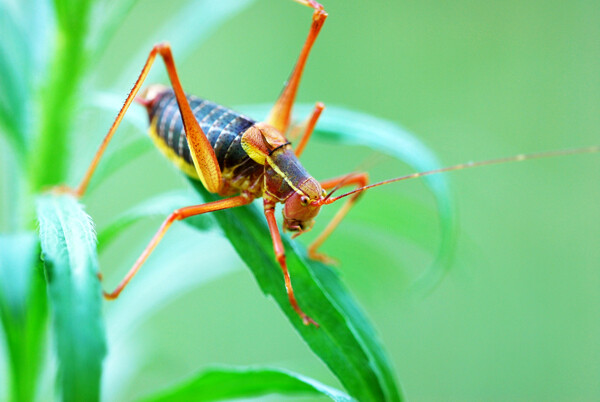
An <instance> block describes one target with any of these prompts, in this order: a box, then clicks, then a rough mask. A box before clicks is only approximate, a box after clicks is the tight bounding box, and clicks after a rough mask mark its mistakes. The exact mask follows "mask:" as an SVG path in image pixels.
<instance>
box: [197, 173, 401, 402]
mask: <svg viewBox="0 0 600 402" xmlns="http://www.w3.org/2000/svg"><path fill="white" fill-rule="evenodd" d="M191 182H192V184H193V185H194V187H195V188H196V190H198V192H199V193H200V194H201V195H202V198H204V199H205V200H206V201H213V200H215V199H218V197H217V196H215V195H214V194H210V193H208V192H207V191H206V190H205V189H204V188H203V187H202V184H201V183H200V182H196V181H191ZM214 217H215V218H216V220H217V222H218V223H219V224H220V225H221V227H222V228H223V231H224V232H225V235H226V236H227V238H228V239H229V241H230V242H231V244H232V245H233V247H234V248H235V250H236V251H237V253H238V255H239V256H240V257H241V258H242V259H243V260H244V262H245V263H246V265H248V267H249V268H250V270H251V271H252V273H253V274H254V276H255V278H256V280H257V282H258V284H259V286H260V287H261V289H262V291H263V292H264V293H265V294H266V295H271V296H272V297H273V298H274V299H275V301H276V302H277V304H278V305H279V307H280V308H281V309H282V310H283V312H284V313H285V315H286V316H287V317H288V319H289V320H290V322H291V323H292V325H293V326H294V327H295V328H296V330H297V331H298V332H299V333H300V335H301V336H302V337H303V338H304V340H305V341H306V343H307V344H308V345H309V346H310V348H311V349H312V350H313V351H314V352H315V353H316V354H317V356H319V357H320V358H321V359H322V360H323V361H324V362H325V364H327V366H329V368H330V369H331V371H332V372H333V373H334V374H335V375H336V376H337V377H338V378H339V380H340V382H341V383H342V384H343V385H344V387H345V388H346V390H347V391H348V392H349V393H350V395H352V396H353V397H355V398H356V399H358V400H360V401H382V400H386V401H397V400H400V394H399V391H398V388H397V385H396V383H395V380H394V375H393V372H392V368H391V365H390V363H389V361H388V359H387V356H386V355H385V352H384V351H383V347H382V345H381V343H380V341H379V339H378V337H377V335H376V334H375V331H374V330H373V328H372V327H371V324H370V323H369V321H368V320H367V319H366V317H365V316H364V314H363V313H362V311H361V310H360V308H359V307H358V305H357V304H356V302H355V301H354V299H353V298H352V296H351V295H350V294H349V293H348V291H347V290H346V288H345V287H344V286H343V285H342V283H341V281H340V280H339V277H338V276H337V274H336V273H335V272H334V271H333V270H332V269H331V268H330V267H328V266H326V265H323V264H320V263H318V262H314V261H308V260H307V259H306V258H305V251H304V250H303V249H301V248H300V246H298V245H297V244H296V243H292V242H291V241H290V240H289V239H288V238H287V237H286V236H282V239H283V243H284V246H285V250H286V255H287V263H288V268H289V271H290V275H291V278H292V283H293V285H294V290H295V293H296V297H297V298H298V300H299V303H300V305H301V307H302V308H303V310H304V311H305V312H306V313H307V314H308V315H310V316H311V317H312V318H313V319H315V320H316V321H317V322H318V323H319V325H320V327H319V328H315V327H313V326H305V325H303V324H302V321H301V319H300V318H299V317H298V315H297V314H296V312H295V311H294V310H293V309H292V307H291V305H290V303H289V301H288V297H287V294H286V291H285V285H284V282H283V275H282V273H281V268H280V267H279V264H278V263H277V262H276V260H275V256H274V253H273V244H272V241H271V237H270V235H269V230H268V228H267V225H266V222H265V218H264V215H263V214H262V213H261V212H260V211H259V210H258V209H257V208H256V206H254V205H249V206H246V207H239V208H234V209H230V210H225V211H219V212H216V213H215V214H214Z"/></svg>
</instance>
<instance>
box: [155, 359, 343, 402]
mask: <svg viewBox="0 0 600 402" xmlns="http://www.w3.org/2000/svg"><path fill="white" fill-rule="evenodd" d="M271 393H279V394H282V395H323V396H327V397H329V398H330V399H331V400H333V401H337V402H343V401H351V400H352V398H350V397H349V396H348V395H346V394H344V393H343V392H341V391H338V390H336V389H334V388H331V387H328V386H326V385H324V384H321V383H319V382H318V381H315V380H313V379H311V378H307V377H304V376H302V375H300V374H296V373H292V372H288V371H284V370H280V369H270V368H259V367H248V368H229V367H223V368H219V367H217V368H209V369H206V370H204V371H203V372H201V373H199V374H198V375H196V376H195V377H194V378H193V379H192V380H189V381H187V382H185V383H183V384H181V385H177V386H175V387H173V388H172V389H169V390H167V391H164V392H161V393H159V394H158V395H156V396H151V397H149V398H147V399H145V400H147V401H191V400H193V401H198V402H200V401H220V400H223V399H234V398H254V397H258V396H262V395H267V394H271Z"/></svg>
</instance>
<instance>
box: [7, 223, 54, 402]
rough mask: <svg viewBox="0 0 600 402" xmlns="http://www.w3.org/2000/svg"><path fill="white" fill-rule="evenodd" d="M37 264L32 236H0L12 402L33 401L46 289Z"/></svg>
mask: <svg viewBox="0 0 600 402" xmlns="http://www.w3.org/2000/svg"><path fill="white" fill-rule="evenodd" d="M38 261H39V246H38V240H37V236H36V235H35V233H24V234H17V235H0V320H1V322H2V325H3V327H4V331H5V333H6V340H7V350H8V353H9V364H10V375H11V379H10V381H11V390H10V393H11V399H12V400H14V401H32V400H33V399H34V396H35V393H36V390H37V379H38V375H39V371H40V365H41V361H42V357H43V355H44V354H43V352H42V349H43V341H44V338H45V336H44V334H45V331H44V327H45V324H46V289H45V283H44V278H43V275H42V270H41V269H38V268H39V264H38Z"/></svg>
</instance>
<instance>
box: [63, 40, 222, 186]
mask: <svg viewBox="0 0 600 402" xmlns="http://www.w3.org/2000/svg"><path fill="white" fill-rule="evenodd" d="M157 55H160V56H161V57H162V58H163V61H164V63H165V66H166V68H167V72H168V74H169V79H170V80H171V84H172V85H173V90H174V91H175V97H176V98H177V103H178V105H179V110H180V111H181V116H182V118H183V126H184V128H185V133H186V137H187V141H188V144H189V146H190V149H191V151H192V159H193V160H194V166H195V167H196V170H197V172H198V176H199V177H200V179H201V180H202V183H203V184H204V186H205V187H206V188H207V190H209V191H210V192H213V193H217V192H218V191H219V189H220V186H221V170H220V169H219V164H218V162H217V157H216V156H215V152H214V151H213V149H212V147H211V146H210V142H209V141H208V139H207V138H206V135H205V134H204V133H203V132H202V129H201V128H200V125H199V124H198V122H197V121H196V118H195V117H194V114H193V113H192V109H191V108H190V104H189V103H188V101H187V99H186V97H185V93H184V92H183V88H182V86H181V83H180V81H179V77H178V75H177V69H176V68H175V62H174V61H173V55H172V54H171V47H170V46H169V44H168V43H159V44H157V45H154V47H153V48H152V50H151V51H150V54H149V55H148V59H147V60H146V64H144V68H142V72H141V73H140V75H139V77H138V79H137V81H136V82H135V84H134V86H133V88H132V89H131V91H130V92H129V95H128V96H127V99H126V100H125V103H124V104H123V107H122V108H121V110H120V111H119V114H118V115H117V117H116V119H115V121H114V122H113V124H112V126H111V127H110V129H109V130H108V133H107V134H106V137H104V140H103V141H102V144H101V145H100V148H99V149H98V151H97V152H96V155H95V156H94V159H93V160H92V163H91V164H90V166H89V167H88V170H87V172H86V173H85V176H84V177H83V179H82V180H81V182H80V183H79V185H78V186H77V188H76V189H75V190H74V191H73V193H74V195H75V196H77V197H81V196H82V195H83V194H84V193H85V190H86V189H87V187H88V184H89V182H90V179H91V177H92V174H93V173H94V171H95V170H96V166H97V165H98V162H99V161H100V158H101V157H102V154H103V153H104V151H105V150H106V147H107V145H108V143H109V141H110V140H111V138H112V137H113V135H114V133H115V131H116V130H117V127H118V126H119V124H120V123H121V120H122V119H123V116H124V115H125V112H127V109H128V108H129V106H130V105H131V102H133V100H134V98H135V96H136V94H137V93H138V91H139V90H140V87H141V86H142V84H143V82H144V80H145V79H146V76H147V75H148V72H149V71H150V68H151V67H152V64H153V63H154V60H155V58H156V56H157Z"/></svg>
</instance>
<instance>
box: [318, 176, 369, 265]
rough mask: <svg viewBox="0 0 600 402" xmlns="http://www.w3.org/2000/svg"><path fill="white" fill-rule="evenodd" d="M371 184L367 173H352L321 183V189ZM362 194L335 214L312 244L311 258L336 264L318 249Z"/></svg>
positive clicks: (355, 196) (354, 196)
mask: <svg viewBox="0 0 600 402" xmlns="http://www.w3.org/2000/svg"><path fill="white" fill-rule="evenodd" d="M368 182H369V175H368V174H367V173H352V174H350V175H346V176H342V177H336V178H334V179H329V180H326V181H324V182H322V183H321V187H322V188H324V189H326V190H329V189H333V188H335V189H337V188H340V187H344V186H349V185H355V186H357V187H364V186H366V185H367V183H368ZM361 194H362V193H356V194H354V195H352V196H351V197H350V199H349V200H348V202H346V203H345V204H344V206H343V207H342V208H341V209H340V210H339V211H338V212H337V213H336V214H335V216H334V217H333V219H332V220H331V222H329V224H328V225H327V226H326V227H325V230H323V232H322V233H321V234H319V236H317V238H316V239H315V241H313V242H312V243H311V245H310V246H309V247H308V255H309V257H310V258H312V259H315V260H319V261H323V262H325V263H335V260H333V259H332V258H330V257H328V256H326V255H325V254H322V253H319V252H317V248H319V247H321V245H322V244H323V242H324V241H325V240H327V238H328V237H329V235H331V233H332V232H333V231H334V230H335V228H336V227H337V226H338V225H339V224H340V222H341V221H342V219H344V217H345V216H346V214H347V213H348V211H350V208H352V206H353V205H354V203H355V202H356V200H357V199H358V197H360V195H361Z"/></svg>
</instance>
